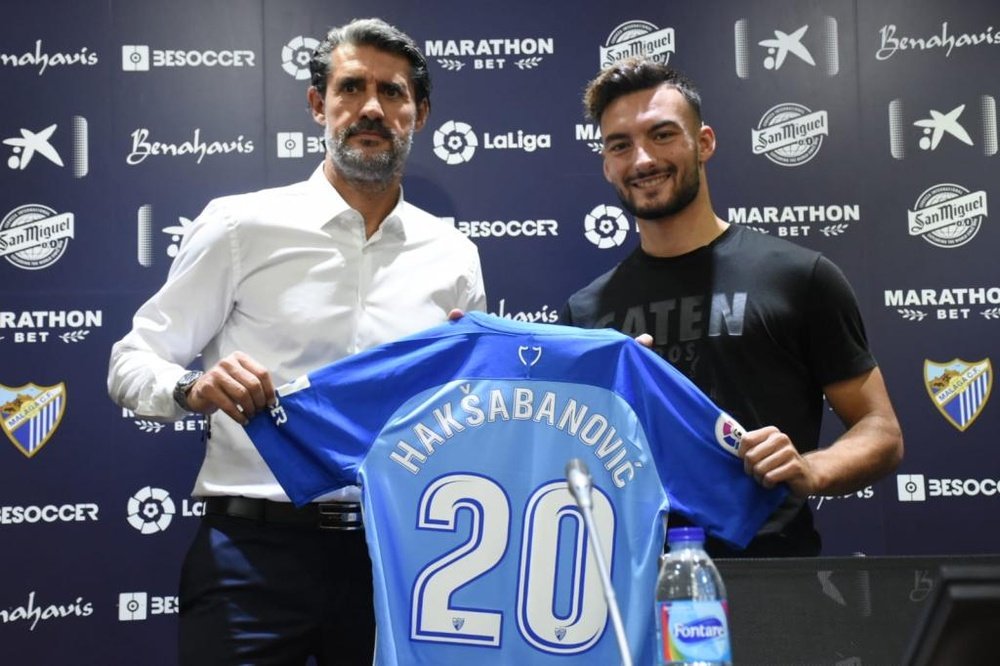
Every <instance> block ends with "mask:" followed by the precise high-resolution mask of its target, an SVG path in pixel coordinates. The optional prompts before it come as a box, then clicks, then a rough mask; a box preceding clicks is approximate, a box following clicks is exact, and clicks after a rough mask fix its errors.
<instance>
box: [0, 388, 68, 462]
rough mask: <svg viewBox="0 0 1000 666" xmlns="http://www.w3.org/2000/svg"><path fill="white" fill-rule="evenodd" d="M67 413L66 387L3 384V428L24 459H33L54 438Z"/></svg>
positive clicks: (0, 398)
mask: <svg viewBox="0 0 1000 666" xmlns="http://www.w3.org/2000/svg"><path fill="white" fill-rule="evenodd" d="M65 413H66V384H65V382H60V383H58V384H55V385H54V386H41V385H39V384H34V383H31V384H23V385H21V386H6V385H5V384H0V427H2V428H3V432H4V434H5V435H6V436H7V439H8V440H9V441H10V443H11V444H13V445H14V447H15V448H16V449H17V450H18V451H20V452H21V453H22V454H23V455H24V457H25V458H33V457H35V455H37V454H38V452H39V451H41V450H42V447H44V446H45V445H46V444H48V443H49V441H50V440H51V439H52V436H53V435H55V434H56V431H57V430H58V429H59V425H60V424H61V423H62V419H63V415H64V414H65Z"/></svg>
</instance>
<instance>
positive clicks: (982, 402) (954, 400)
mask: <svg viewBox="0 0 1000 666" xmlns="http://www.w3.org/2000/svg"><path fill="white" fill-rule="evenodd" d="M924 386H925V387H926V388H927V395H928V396H930V399H931V402H932V403H934V406H935V407H936V408H937V410H938V412H940V414H941V416H943V417H944V418H945V419H947V421H948V423H950V424H951V425H953V426H955V428H957V429H958V431H959V432H964V431H965V430H967V429H968V428H969V426H971V425H972V424H973V423H975V421H976V419H977V418H979V415H980V414H982V413H983V409H984V408H985V407H986V403H987V401H989V399H990V392H991V391H992V390H993V364H992V363H990V359H988V358H984V359H982V360H981V361H963V360H961V359H957V358H956V359H952V360H950V361H947V362H945V363H941V362H938V361H931V360H930V359H924Z"/></svg>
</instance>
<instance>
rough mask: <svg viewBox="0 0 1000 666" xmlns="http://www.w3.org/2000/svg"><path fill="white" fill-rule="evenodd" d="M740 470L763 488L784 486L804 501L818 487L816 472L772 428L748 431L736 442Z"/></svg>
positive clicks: (784, 438)
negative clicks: (741, 462)
mask: <svg viewBox="0 0 1000 666" xmlns="http://www.w3.org/2000/svg"><path fill="white" fill-rule="evenodd" d="M739 456H740V458H742V459H743V469H744V470H746V473H747V474H749V475H751V476H752V477H753V478H754V479H756V481H757V483H759V484H761V485H762V486H764V487H765V488H773V487H774V486H776V485H777V484H779V483H787V484H788V487H789V488H790V489H791V491H792V493H794V494H795V495H796V496H798V497H808V496H809V495H811V494H813V493H814V492H815V490H816V488H817V486H818V480H817V474H816V470H815V469H814V468H813V466H812V464H811V463H810V462H809V460H808V459H807V458H806V457H805V456H803V455H802V454H800V453H799V452H798V451H797V450H796V449H795V444H793V443H792V440H791V438H790V437H789V436H788V435H786V434H785V433H783V432H781V431H780V430H778V429H777V428H775V427H774V426H767V427H765V428H761V429H759V430H751V431H749V432H747V433H746V434H744V435H743V439H742V440H741V441H740V448H739Z"/></svg>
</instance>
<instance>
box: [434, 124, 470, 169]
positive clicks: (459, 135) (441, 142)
mask: <svg viewBox="0 0 1000 666" xmlns="http://www.w3.org/2000/svg"><path fill="white" fill-rule="evenodd" d="M478 146H479V139H477V138H476V134H475V133H474V132H473V131H472V127H471V126H470V125H469V124H468V123H463V122H456V121H454V120H449V121H448V122H446V123H445V124H444V125H441V127H439V128H438V129H437V130H436V131H435V132H434V154H435V155H437V156H438V157H439V158H441V159H442V160H444V162H445V163H446V164H464V163H465V162H468V161H469V160H471V159H472V156H473V155H475V154H476V148H477V147H478Z"/></svg>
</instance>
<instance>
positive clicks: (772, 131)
mask: <svg viewBox="0 0 1000 666" xmlns="http://www.w3.org/2000/svg"><path fill="white" fill-rule="evenodd" d="M829 133H830V126H829V122H828V120H827V113H826V111H810V110H809V109H808V108H807V107H805V106H803V105H801V104H795V103H793V102H786V103H783V104H778V105H776V106H773V107H771V108H770V109H768V110H767V111H766V112H765V113H764V115H763V116H762V117H761V119H760V122H759V123H757V129H755V130H752V131H751V145H752V149H753V154H754V155H764V156H766V157H767V159H769V160H771V161H772V162H774V163H775V164H777V165H779V166H785V167H797V166H802V165H803V164H805V163H806V162H808V161H809V160H811V159H812V158H814V157H815V156H816V153H818V152H819V149H820V147H821V146H822V145H823V137H824V136H826V135H828V134H829Z"/></svg>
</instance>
